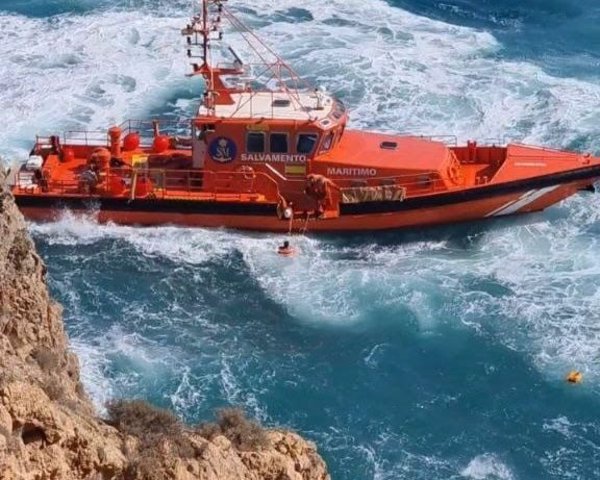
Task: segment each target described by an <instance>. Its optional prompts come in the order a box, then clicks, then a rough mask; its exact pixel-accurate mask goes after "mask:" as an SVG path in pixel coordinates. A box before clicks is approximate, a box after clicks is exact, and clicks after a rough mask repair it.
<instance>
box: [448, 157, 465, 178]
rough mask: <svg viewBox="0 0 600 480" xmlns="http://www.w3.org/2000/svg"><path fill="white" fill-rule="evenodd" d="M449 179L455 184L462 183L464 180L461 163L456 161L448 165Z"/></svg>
mask: <svg viewBox="0 0 600 480" xmlns="http://www.w3.org/2000/svg"><path fill="white" fill-rule="evenodd" d="M448 178H450V180H452V182H454V183H460V181H461V178H462V172H461V168H460V163H459V162H458V161H457V160H454V161H453V162H452V163H450V165H448Z"/></svg>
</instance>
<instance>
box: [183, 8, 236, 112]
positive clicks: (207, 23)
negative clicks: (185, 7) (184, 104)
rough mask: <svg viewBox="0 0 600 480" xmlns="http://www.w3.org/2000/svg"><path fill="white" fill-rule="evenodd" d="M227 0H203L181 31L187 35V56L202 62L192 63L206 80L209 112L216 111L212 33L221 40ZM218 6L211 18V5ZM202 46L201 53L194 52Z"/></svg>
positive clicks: (195, 71)
mask: <svg viewBox="0 0 600 480" xmlns="http://www.w3.org/2000/svg"><path fill="white" fill-rule="evenodd" d="M225 1H227V0H202V8H201V12H200V14H199V15H194V16H193V17H192V21H191V23H189V24H188V25H187V26H186V28H184V29H183V30H182V31H181V34H182V35H184V36H186V37H187V47H188V48H187V56H188V57H189V58H190V59H196V58H200V59H201V60H202V64H201V65H198V63H195V62H194V63H192V66H193V69H194V72H193V75H194V74H201V75H202V76H203V77H204V80H205V82H206V90H205V91H204V106H205V107H206V109H207V110H208V111H209V112H213V113H214V109H215V101H214V100H215V97H216V95H217V92H216V90H215V72H214V68H213V66H212V65H211V64H210V51H211V40H213V39H212V38H211V34H214V33H216V34H217V37H216V38H215V40H216V39H218V40H221V39H222V38H223V33H222V31H221V13H222V12H223V2H225ZM211 4H212V5H215V6H216V7H217V17H216V18H214V19H211V18H210V13H211V8H210V5H211ZM198 48H201V54H200V55H198V54H197V53H194V51H193V50H194V49H198Z"/></svg>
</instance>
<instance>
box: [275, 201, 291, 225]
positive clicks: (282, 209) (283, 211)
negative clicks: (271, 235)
mask: <svg viewBox="0 0 600 480" xmlns="http://www.w3.org/2000/svg"><path fill="white" fill-rule="evenodd" d="M293 217H294V210H293V209H292V207H291V204H290V205H288V203H287V201H286V200H285V198H283V197H281V198H280V199H279V202H278V203H277V218H279V220H291V219H292V218H293Z"/></svg>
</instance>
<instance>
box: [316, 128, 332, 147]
mask: <svg viewBox="0 0 600 480" xmlns="http://www.w3.org/2000/svg"><path fill="white" fill-rule="evenodd" d="M334 140H335V129H332V130H329V131H328V132H327V134H326V135H324V136H323V141H322V142H321V146H320V148H319V153H326V152H329V151H330V150H331V149H332V148H333V142H334ZM327 142H329V144H328V145H327V146H325V143H327Z"/></svg>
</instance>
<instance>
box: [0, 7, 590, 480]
mask: <svg viewBox="0 0 600 480" xmlns="http://www.w3.org/2000/svg"><path fill="white" fill-rule="evenodd" d="M232 7H234V8H236V9H238V11H239V12H240V14H241V16H242V17H243V18H244V19H245V20H246V21H247V22H248V23H250V24H251V25H252V26H253V27H254V28H256V29H257V30H258V33H259V34H261V35H262V36H263V37H265V38H268V39H269V41H270V42H271V44H273V45H276V46H277V47H278V49H279V50H280V51H281V52H282V53H283V54H284V56H285V57H286V58H287V59H289V60H290V61H291V63H292V64H293V65H294V66H295V67H296V68H297V69H298V70H299V71H300V73H302V74H304V75H307V76H308V77H309V78H310V79H311V80H312V81H314V82H315V83H318V84H320V85H323V86H325V87H326V88H328V89H329V90H332V91H335V92H337V93H338V94H339V95H340V96H341V97H342V98H343V99H344V101H345V102H346V103H347V104H348V105H349V107H350V108H351V109H352V116H353V124H354V126H358V127H369V128H375V129H379V130H389V131H412V132H417V133H436V134H441V133H453V134H456V135H458V136H459V137H460V138H461V139H466V138H469V137H478V138H500V137H503V136H504V135H507V136H509V137H513V138H519V139H523V140H526V141H531V142H543V143H546V144H550V145H555V146H563V147H576V148H581V149H591V150H596V151H597V150H598V149H599V147H600V143H599V141H598V133H599V132H600V127H599V125H600V109H599V108H598V107H599V103H600V101H599V100H600V81H599V80H598V78H599V77H598V74H597V69H598V63H599V62H598V54H597V51H598V49H597V48H596V46H598V44H599V43H600V34H599V33H598V32H597V31H596V30H597V25H598V17H599V12H598V7H596V6H595V4H593V2H591V1H588V2H586V1H580V2H574V1H572V0H560V1H559V0H556V1H552V2H547V1H546V2H539V1H534V0H528V1H525V2H520V3H519V5H518V6H515V5H514V4H513V3H512V2H511V3H509V2H501V1H485V2H471V1H469V0H452V1H450V0H449V1H447V2H444V3H441V2H437V1H436V2H432V1H416V0H414V1H411V0H407V1H404V0H402V1H390V2H383V1H379V0H372V1H368V2H366V1H359V0H347V1H341V0H333V1H330V2H327V3H325V4H324V3H323V2H318V1H316V0H307V1H305V2H302V3H301V4H298V3H297V2H292V1H288V0H280V1H269V0H259V1H253V2H250V1H247V0H240V1H236V2H232ZM0 10H1V11H2V13H1V14H0V39H1V41H0V56H1V58H2V61H3V62H4V63H3V65H5V68H4V69H2V70H1V71H0V86H1V87H2V88H0V108H1V111H2V115H3V116H2V118H3V119H4V123H3V125H4V128H3V129H2V131H1V132H0V140H1V144H2V145H3V147H2V153H3V154H5V155H7V156H14V155H23V154H26V151H27V148H28V146H29V142H30V141H31V138H32V135H34V134H35V133H36V132H38V131H39V132H41V133H49V132H52V131H54V130H61V129H63V128H84V127H85V128H92V129H94V128H104V127H105V126H106V125H107V124H109V123H111V122H120V121H121V120H122V119H124V118H127V117H134V118H135V117H147V116H150V115H155V114H161V115H168V116H173V117H180V116H185V115H187V114H189V113H190V112H191V111H192V110H193V106H194V103H193V99H194V98H195V96H196V95H197V92H198V90H199V89H200V88H201V86H200V85H199V84H198V83H197V82H193V81H190V80H188V79H186V78H185V77H184V76H183V74H184V73H185V72H186V61H185V57H184V54H183V53H184V51H183V48H182V47H181V43H180V39H179V36H178V33H179V32H178V29H179V28H180V27H181V25H182V24H185V22H186V19H187V16H188V14H189V11H190V8H189V4H188V3H187V2H180V1H178V2H160V1H156V0H147V1H143V0H139V1H121V2H110V1H104V2H99V3H98V2H87V1H70V2H66V1H64V0H62V1H58V0H57V1H53V2H15V1H12V2H8V1H2V2H0ZM231 40H232V42H233V43H234V44H237V43H236V42H238V40H237V39H235V38H234V37H232V39H231ZM48 44H51V45H52V46H53V48H52V51H51V52H48V48H47V45H48ZM238 47H239V48H240V50H241V51H242V52H243V47H242V45H241V44H240V45H238ZM57 105H60V108H57ZM599 200H600V199H599V198H598V196H596V195H581V196H578V197H576V198H573V199H571V200H569V201H568V202H565V203H564V204H562V205H560V206H557V207H555V208H552V209H550V210H548V211H547V212H545V213H544V214H542V215H538V216H534V217H529V218H528V219H527V220H525V221H516V220H512V219H508V220H502V221H500V222H496V223H487V224H484V225H481V224H480V225H470V226H461V227H456V228H442V229H435V230H429V231H427V232H421V233H411V234H406V233H403V234H397V233H396V234H394V233H385V234H377V235H362V236H355V237H352V238H341V237H308V238H298V239H295V240H294V241H295V242H296V243H297V244H298V246H299V248H300V249H301V251H302V255H301V256H299V257H297V258H294V259H283V258H279V257H277V256H276V255H274V254H273V251H274V248H275V246H276V244H277V243H278V242H280V241H281V240H282V238H283V237H278V236H266V235H257V234H245V233H236V232H228V231H224V230H223V231H210V230H202V229H195V230H193V229H183V228H174V227H165V228H156V229H135V228H127V227H116V226H110V225H109V226H98V225H97V224H96V223H95V222H94V221H93V219H92V218H84V219H82V218H74V217H72V216H70V215H65V217H64V218H63V219H62V220H61V221H59V222H57V223H54V224H47V225H32V226H31V230H32V233H33V235H34V238H35V239H36V242H37V245H38V247H39V248H40V250H41V252H42V255H43V256H44V258H45V259H46V261H47V262H48V265H49V272H50V282H51V288H52V291H53V293H54V294H55V295H56V296H57V298H58V299H59V300H60V301H61V302H62V303H63V304H64V306H65V317H66V320H67V327H68V329H69V332H70V335H71V338H72V341H73V347H74V349H75V350H76V351H77V353H78V354H79V355H80V358H81V360H82V367H83V374H84V380H85V383H86V386H87V387H88V390H89V391H90V392H91V394H92V396H93V397H94V399H95V401H96V402H97V403H98V404H101V403H102V402H103V401H105V400H106V399H108V398H111V397H115V396H128V397H131V396H136V397H143V398H147V399H149V400H151V401H153V402H155V403H158V404H160V405H163V406H167V407H171V408H174V409H175V410H177V412H178V413H180V414H181V415H182V416H183V417H185V418H186V419H187V420H189V421H196V420H199V419H202V418H206V417H207V416H209V415H210V413H211V411H212V410H213V409H214V408H215V407H217V406H221V405H224V404H231V403H233V404H241V405H245V406H246V408H247V409H248V410H250V411H251V412H253V413H254V414H255V415H257V416H258V417H259V418H261V419H262V420H263V421H264V422H265V423H267V424H282V425H286V426H289V427H291V428H294V429H297V430H298V431H300V432H301V433H302V434H304V435H305V436H307V437H309V438H311V439H314V440H315V441H316V442H317V443H318V445H319V447H320V450H321V452H322V453H323V455H324V457H325V458H326V460H327V461H328V463H329V465H330V468H331V472H332V476H333V478H334V479H346V480H354V479H378V480H379V479H404V478H405V479H432V478H440V479H442V478H443V479H446V478H471V479H541V478H557V479H558V478H561V479H562V478H578V479H579V478H584V479H593V478H597V477H598V476H599V475H600V460H598V459H599V458H600V456H599V453H600V452H599V450H600V420H598V413H599V411H600V410H599V400H598V395H599V394H600V375H599V373H598V365H599V361H600V358H598V357H599V347H600V328H599V327H598V319H599V317H600V314H599V313H598V312H599V307H600V292H599V291H598V285H599V279H600V257H599V255H598V251H599V245H598V238H599V233H600V201H599ZM572 368H577V369H580V370H582V371H583V372H584V375H585V382H584V384H583V385H581V386H579V387H576V388H570V387H569V386H567V385H566V384H565V383H564V381H563V377H564V375H565V373H566V372H567V371H568V370H570V369H572Z"/></svg>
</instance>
